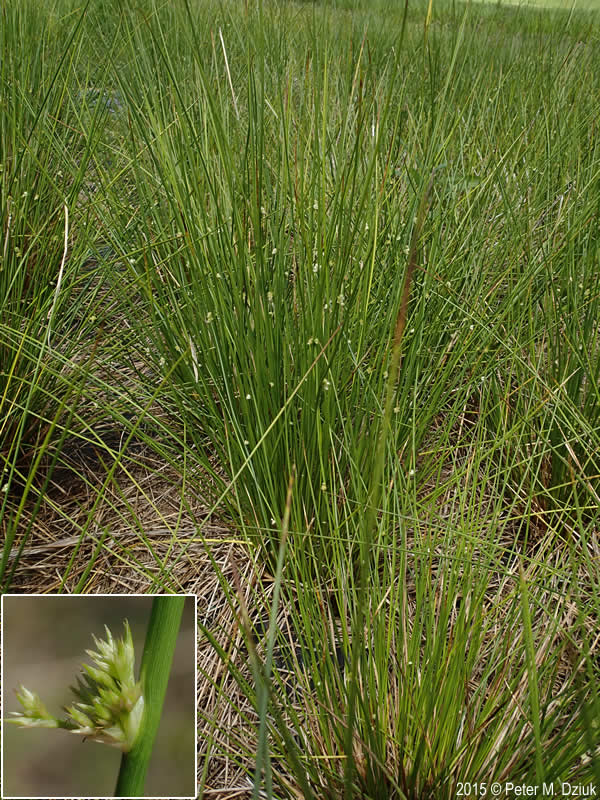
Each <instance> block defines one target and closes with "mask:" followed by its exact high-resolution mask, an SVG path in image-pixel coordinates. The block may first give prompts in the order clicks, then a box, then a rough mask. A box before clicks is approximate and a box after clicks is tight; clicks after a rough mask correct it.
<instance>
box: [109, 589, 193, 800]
mask: <svg viewBox="0 0 600 800" xmlns="http://www.w3.org/2000/svg"><path fill="white" fill-rule="evenodd" d="M184 603H185V597H173V596H160V597H155V598H154V601H153V603H152V612H151V614H150V622H149V624H148V631H147V633H146V642H145V644H144V654H143V656H142V667H141V670H140V678H141V682H142V690H143V692H144V703H145V705H144V716H143V718H142V724H141V728H140V732H139V735H138V738H137V740H136V743H135V744H134V746H133V748H132V750H130V752H129V753H124V754H123V758H122V759H121V769H120V770H119V777H118V780H117V787H116V789H115V796H116V797H142V796H143V794H144V784H145V781H146V772H147V770H148V764H149V762H150V757H151V755H152V748H153V746H154V740H155V738H156V733H157V731H158V726H159V724H160V718H161V715H162V707H163V703H164V700H165V693H166V691H167V684H168V682H169V675H170V672H171V662H172V661H173V653H174V652H175V644H176V642H177V635H178V633H179V626H180V624H181V615H182V614H183V606H184Z"/></svg>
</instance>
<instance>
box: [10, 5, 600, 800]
mask: <svg viewBox="0 0 600 800" xmlns="http://www.w3.org/2000/svg"><path fill="white" fill-rule="evenodd" d="M90 21H93V26H92V27H90V25H91V22H90ZM92 29H93V34H92ZM82 30H83V31H84V33H82V38H81V49H80V50H77V53H78V57H80V58H81V59H82V60H83V61H82V63H84V62H85V58H86V54H87V58H88V59H89V64H90V66H89V67H88V69H89V75H90V76H91V75H92V74H93V75H94V80H93V82H92V81H91V79H90V81H88V84H87V85H88V90H89V87H90V85H91V86H92V87H93V89H94V91H95V92H96V93H95V94H90V93H89V91H88V93H87V94H86V95H85V96H86V97H87V98H88V99H87V101H86V106H85V108H84V109H83V110H80V111H79V113H78V114H77V116H76V121H77V125H76V127H77V129H78V130H81V131H82V132H83V133H84V139H85V141H86V142H95V143H96V144H95V145H94V146H93V147H92V146H91V145H87V149H86V154H87V156H86V157H87V159H88V160H87V162H86V166H85V173H86V174H87V175H88V176H89V175H93V182H94V194H93V197H90V196H86V197H84V198H82V197H81V196H80V199H79V201H78V202H77V203H75V204H74V205H75V206H77V208H78V209H79V213H81V214H83V213H84V212H85V213H87V214H88V217H87V219H88V220H89V226H88V227H90V226H91V227H92V228H93V231H94V244H93V248H94V250H95V252H96V254H97V255H98V254H101V253H104V254H105V255H104V258H103V259H102V258H101V259H99V260H98V269H99V270H101V273H102V280H103V281H104V282H105V284H106V285H108V286H110V291H111V297H113V298H115V303H116V304H117V308H118V309H119V311H118V314H120V315H121V317H120V318H121V320H122V328H123V329H124V328H125V327H126V329H127V335H126V340H123V339H122V338H121V337H122V336H123V334H121V333H120V331H117V330H114V329H113V330H108V332H107V330H106V328H105V329H104V332H103V336H104V337H105V338H106V339H107V341H108V342H109V343H110V344H109V347H108V353H110V354H112V356H114V354H115V353H118V357H119V358H122V359H124V360H127V361H128V363H129V361H130V362H131V364H130V366H131V367H132V368H133V370H134V372H130V374H129V377H128V381H130V383H131V385H130V386H129V387H127V388H126V389H121V388H119V389H117V388H116V389H115V392H116V395H118V397H120V398H122V400H121V402H124V400H123V398H129V402H130V403H132V404H133V405H132V406H131V405H130V407H133V408H134V409H135V411H136V413H137V414H138V417H139V414H140V413H142V412H143V413H144V414H148V416H149V418H148V420H147V423H145V430H146V435H147V441H148V444H150V445H151V446H153V447H154V449H155V452H156V453H157V455H158V456H159V457H160V458H161V459H164V460H167V461H168V462H169V463H170V465H171V467H172V468H175V469H176V470H177V471H178V472H179V474H181V476H182V478H183V485H184V486H185V487H189V489H190V490H191V491H194V492H203V493H204V494H205V496H206V497H207V498H208V499H209V500H210V502H211V503H212V508H213V511H217V512H219V513H220V514H222V515H223V516H224V517H225V518H227V519H228V521H229V523H230V524H231V525H232V527H233V528H235V529H236V531H237V532H238V534H239V535H242V536H243V537H244V540H245V541H246V544H247V547H248V548H249V550H250V552H251V553H252V556H253V558H255V559H256V560H257V561H258V562H260V563H262V564H263V565H266V569H267V571H268V572H267V575H273V576H274V578H273V581H274V583H275V587H276V590H275V592H274V594H273V597H275V598H276V599H274V600H270V599H269V598H270V597H271V595H270V591H271V590H270V589H269V586H268V585H267V583H265V584H264V585H261V584H260V582H259V584H258V585H257V588H256V589H255V590H254V594H252V593H251V596H252V597H253V600H254V603H253V605H252V606H249V605H248V603H247V602H246V603H245V604H244V603H242V602H241V599H240V598H241V596H242V590H243V589H245V588H246V587H242V586H240V585H238V586H237V587H235V586H233V587H232V586H230V585H229V584H228V582H227V581H226V580H225V579H224V578H223V577H222V588H223V591H224V592H225V593H226V595H227V597H228V599H229V602H230V604H231V606H232V609H233V610H234V612H235V613H236V614H238V615H239V621H240V625H241V628H242V630H243V631H244V634H245V637H246V646H247V650H248V653H249V654H250V661H251V664H252V669H251V670H250V671H248V670H247V669H246V668H245V665H240V664H237V663H235V662H234V660H232V659H231V658H230V654H229V651H228V649H227V648H224V649H220V648H221V647H222V645H219V644H218V642H219V641H220V640H219V637H218V636H217V635H216V634H215V631H212V630H210V629H208V630H205V631H203V633H204V634H205V635H207V636H208V637H209V638H210V639H211V641H213V644H214V646H215V647H216V648H217V649H218V650H219V652H220V653H221V655H222V658H223V663H224V664H226V665H227V669H228V670H229V672H230V673H231V675H232V676H233V678H235V680H237V683H238V689H239V691H240V692H241V693H242V695H243V697H245V698H246V699H247V698H250V700H251V701H252V703H253V704H254V707H255V710H256V717H255V718H254V719H253V720H249V719H248V720H246V721H247V722H248V724H250V726H251V727H254V729H255V734H256V739H255V740H253V741H250V742H248V741H247V740H245V741H243V740H242V737H241V735H240V737H239V739H236V734H235V731H231V735H230V739H229V744H228V747H227V748H225V751H224V752H221V753H218V752H216V751H215V748H216V745H215V744H214V743H211V742H207V743H201V751H202V754H203V757H204V761H203V763H202V764H201V772H202V775H203V776H204V779H205V781H208V780H209V779H208V777H207V776H209V775H210V770H211V759H212V758H213V757H215V756H221V757H227V758H230V759H231V760H232V761H234V762H236V763H239V764H241V765H243V766H244V768H245V769H246V770H247V771H249V773H250V774H252V764H253V762H254V763H255V772H254V777H253V787H254V788H253V795H254V796H255V797H258V796H259V793H260V792H261V791H263V790H264V791H265V792H266V795H267V796H269V797H281V796H294V795H293V793H294V791H300V792H301V793H302V794H303V795H305V796H313V797H315V798H322V797H331V798H337V797H342V796H343V797H345V798H351V797H369V798H389V797H398V798H424V797H432V798H433V797H435V798H440V797H454V796H456V793H457V786H458V784H459V783H461V782H465V781H466V782H470V783H473V784H475V783H478V782H491V781H494V780H496V781H508V780H511V781H516V782H519V783H530V784H532V785H533V784H539V783H540V782H543V781H546V782H547V783H548V782H551V781H560V780H565V781H567V780H570V781H574V782H584V781H588V780H590V781H591V780H597V778H598V769H599V767H598V752H597V751H598V731H597V727H595V726H594V724H592V723H591V722H590V721H591V720H593V719H594V718H595V714H596V710H597V704H598V699H597V694H596V692H595V690H594V688H593V687H594V682H595V680H596V679H597V665H596V661H595V660H597V653H596V643H595V639H594V634H593V629H594V625H595V624H596V622H597V617H598V610H599V602H598V593H597V581H598V569H597V563H596V560H595V557H594V553H595V549H594V548H595V547H596V545H597V541H596V540H597V532H598V508H599V502H598V500H599V499H598V492H599V490H600V480H599V476H600V470H599V464H598V455H597V454H598V452H599V444H600V442H599V432H598V431H599V429H598V412H599V393H598V369H599V364H600V361H599V348H598V330H599V328H598V319H599V318H600V314H599V311H600V309H599V294H598V288H597V283H598V281H597V277H598V257H599V251H598V227H597V214H598V199H597V198H598V197H599V196H600V193H599V189H600V186H599V176H600V157H599V155H600V154H599V151H598V144H597V139H598V137H597V135H596V133H597V130H596V128H597V121H596V116H597V108H596V105H597V104H596V100H595V98H596V97H597V92H598V88H599V87H598V74H599V71H598V64H597V61H598V58H597V54H596V48H595V46H594V45H595V43H596V42H597V39H598V28H597V21H596V19H595V18H594V16H593V15H590V14H587V15H586V14H578V13H575V12H574V13H560V12H556V13H554V12H547V14H545V15H542V14H540V13H539V12H528V11H526V10H525V9H518V10H516V9H508V8H501V7H499V6H495V7H494V8H491V7H488V8H485V7H472V6H462V5H461V6H458V5H457V4H449V5H440V6H437V5H434V6H433V8H432V10H431V14H430V15H429V14H428V10H427V6H426V5H423V6H422V7H421V6H412V5H411V7H410V8H409V7H406V8H400V7H396V6H391V5H386V4H375V5H367V4H363V3H360V2H353V3H322V4H306V3H298V4H294V3H269V2H258V3H237V2H236V3H228V4H216V3H215V4H212V3H203V4H202V5H201V6H200V5H198V4H196V3H193V2H192V0H181V1H180V2H175V3H169V4H164V3H159V2H156V1H155V0H146V1H145V2H143V3H141V4H139V5H137V6H136V7H135V8H134V7H131V8H130V7H126V8H122V7H121V4H113V3H108V4H94V7H93V9H92V8H90V10H89V17H86V18H85V24H84V27H83V28H82ZM75 49H76V48H74V46H70V47H69V51H68V52H69V53H71V54H73V53H74V52H75ZM98 53H105V54H107V57H106V64H107V65H108V66H107V68H106V71H104V72H103V71H102V70H99V68H98V66H97V59H96V62H92V54H98ZM92 63H95V66H94V67H92V66H91V64H92ZM61 80H62V79H61ZM56 85H61V84H60V82H59V81H58V78H57V81H56ZM75 96H76V95H75V90H74V89H71V90H70V93H69V97H70V98H71V106H69V107H72V106H73V98H74V97H75ZM98 97H100V98H102V102H101V103H98V100H97V98H98ZM111 103H112V104H113V110H111V106H110V104H111ZM99 109H102V110H99ZM53 120H54V118H53V117H52V119H50V118H48V119H46V118H45V117H43V118H41V123H40V124H41V125H42V130H43V131H44V132H48V131H50V130H54V128H52V127H51V126H52V125H53V124H54V122H53ZM17 127H18V126H15V130H16V129H17ZM21 127H22V126H21ZM60 147H61V148H63V147H66V145H65V143H61V145H60ZM69 174H70V175H71V176H73V178H75V176H76V175H78V174H79V173H78V172H77V170H76V169H75V168H74V167H72V168H71V170H70V173H69ZM68 205H69V204H68V203H67V206H68ZM71 205H73V204H71ZM47 213H48V215H49V219H55V223H54V224H55V226H56V227H59V226H60V225H61V224H64V219H63V217H62V216H61V214H60V212H59V211H55V214H54V217H52V215H51V214H50V212H49V211H48V212H47ZM40 224H41V223H40ZM48 224H49V223H48ZM53 235H56V234H53ZM91 246H92V245H90V243H89V242H88V244H87V247H88V248H89V247H91ZM56 252H57V254H58V253H59V252H60V247H59V246H58V245H57V246H56ZM15 257H16V256H15ZM74 263H75V262H74ZM67 284H68V285H69V286H71V287H74V286H76V281H75V278H74V277H72V278H69V279H68V280H67ZM65 285H66V284H65ZM23 291H24V289H21V290H20V294H19V295H18V296H19V297H20V296H21V295H22V294H23ZM57 296H59V295H58V294H57V293H56V292H54V293H52V292H50V293H49V294H48V300H47V305H46V308H48V304H49V303H53V302H54V298H56V297H57ZM63 296H66V295H64V292H63V291H61V293H60V297H63ZM57 302H58V301H57ZM100 307H101V306H100ZM53 313H54V312H53ZM30 317H31V314H28V315H26V318H27V319H30ZM125 321H126V323H125ZM18 330H19V324H17V323H15V322H11V324H10V331H11V336H12V337H13V338H14V337H15V336H16V333H15V332H16V331H18ZM15 341H17V342H18V341H19V339H18V336H17V338H16V339H15ZM69 341H71V342H72V341H73V340H72V339H70V340H69ZM53 351H54V350H52V352H53ZM99 351H101V348H99ZM126 354H127V355H126ZM98 357H99V358H100V362H101V364H102V365H106V364H107V363H110V358H111V356H106V355H104V354H103V353H102V352H100V354H99V356H98ZM86 364H88V367H86V369H87V370H88V374H90V375H91V374H96V372H95V368H94V366H93V364H90V363H89V362H86ZM86 380H87V378H86ZM103 380H105V382H106V385H107V386H110V379H109V378H103ZM39 383H40V381H39V380H38V378H37V374H36V377H35V379H33V380H32V381H31V386H32V387H37V386H38V385H39ZM68 384H69V386H70V387H71V389H72V391H73V392H75V393H77V391H79V390H78V389H77V388H76V387H78V386H79V385H80V384H78V383H77V381H76V380H75V379H74V378H69V379H68ZM86 385H87V384H86ZM81 391H82V392H83V391H84V390H83V389H82V390H81ZM132 398H135V399H134V400H133V399H132ZM36 408H37V409H38V411H37V418H38V419H39V418H40V417H41V416H42V414H41V412H40V411H39V408H40V407H39V404H38V406H36ZM113 413H114V412H113ZM118 418H119V421H120V424H122V425H124V426H125V427H127V426H129V427H128V430H129V435H130V436H131V437H133V436H134V435H135V434H136V433H137V431H138V430H139V425H140V420H139V418H138V419H134V420H133V421H128V418H127V417H126V416H125V415H124V413H123V412H119V417H118ZM109 480H110V476H109ZM107 485H108V484H103V487H102V489H101V490H100V494H99V495H98V497H100V496H101V495H102V493H103V492H104V490H105V488H106V486H107ZM290 487H291V488H290ZM181 502H182V504H185V503H186V498H185V496H182V498H181ZM139 526H140V531H141V534H142V535H143V524H142V522H141V521H140V523H139ZM197 536H198V538H200V539H202V538H203V526H202V523H201V522H199V523H198V527H197ZM98 552H101V548H100V549H99V550H98ZM174 566H175V564H174V563H173V564H169V563H165V564H160V569H161V573H160V574H161V580H163V579H164V580H165V581H167V582H168V581H169V580H170V577H169V573H170V569H172V568H174ZM69 569H70V566H69ZM215 569H217V571H218V567H217V564H216V562H215ZM87 574H88V573H86V575H87ZM84 577H85V576H84ZM265 580H266V578H265ZM84 584H85V581H84V580H83V579H82V582H81V583H80V584H79V588H80V589H81V588H82V587H83V585H84ZM269 603H271V607H270V608H269ZM265 606H266V609H265ZM265 613H266V614H267V616H268V617H269V619H270V623H269V624H268V629H267V632H266V634H265V631H264V627H265V625H264V615H265ZM278 620H284V621H285V625H283V623H282V624H281V626H280V625H279V624H276V622H277V621H278ZM286 629H287V631H288V634H287V635H284V630H286ZM289 631H291V632H292V633H291V637H292V639H293V640H294V643H295V644H294V645H290V642H289V638H290V634H289ZM257 640H258V641H257ZM285 664H287V667H285ZM290 665H291V667H290ZM290 668H291V669H292V672H293V673H294V677H293V684H294V686H293V689H294V691H290V685H289V680H288V679H286V669H288V670H289V669H290ZM205 677H206V678H207V679H208V680H209V681H214V683H215V691H216V692H217V693H219V692H221V691H222V689H221V688H220V686H221V684H220V680H221V679H220V678H219V679H217V677H216V676H214V675H210V674H209V675H206V676H205ZM221 700H222V702H226V703H230V704H231V707H232V712H234V713H239V714H240V715H243V714H244V713H245V712H244V711H243V708H242V706H243V702H242V700H240V699H239V698H238V699H236V698H235V697H231V696H227V697H225V696H221Z"/></svg>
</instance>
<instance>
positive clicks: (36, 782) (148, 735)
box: [2, 595, 196, 798]
mask: <svg viewBox="0 0 600 800" xmlns="http://www.w3.org/2000/svg"><path fill="white" fill-rule="evenodd" d="M195 615H196V609H195V598H194V597H193V596H186V595H182V596H176V595H154V596H152V595H147V596H138V595H113V596H96V597H90V596H87V597H84V596H64V595H63V596H61V595H55V596H43V595H30V596H28V595H5V596H4V597H3V598H2V742H3V748H2V797H3V798H11V797H14V798H17V797H27V798H34V797H43V798H67V797H78V798H83V797H102V798H109V797H156V798H159V797H160V798H176V797H182V798H184V797H195V796H196V713H195V697H196V635H195V630H196V621H195Z"/></svg>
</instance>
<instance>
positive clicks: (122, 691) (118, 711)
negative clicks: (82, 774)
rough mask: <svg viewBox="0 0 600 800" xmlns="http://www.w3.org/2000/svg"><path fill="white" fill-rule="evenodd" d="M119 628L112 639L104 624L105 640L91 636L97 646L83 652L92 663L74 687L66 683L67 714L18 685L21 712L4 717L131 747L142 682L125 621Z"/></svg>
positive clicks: (124, 748)
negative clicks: (59, 713)
mask: <svg viewBox="0 0 600 800" xmlns="http://www.w3.org/2000/svg"><path fill="white" fill-rule="evenodd" d="M124 627H125V634H124V636H123V638H122V639H114V638H113V635H112V633H111V632H110V631H109V629H108V628H107V627H106V626H105V628H104V629H105V631H106V640H102V639H97V638H96V637H95V636H94V637H93V639H94V644H95V645H96V648H97V651H94V650H86V653H87V654H88V655H89V656H90V658H91V659H92V660H93V661H94V662H95V665H96V666H90V665H89V664H83V665H82V673H81V676H78V677H77V686H71V691H72V692H73V694H74V695H75V699H76V701H77V702H75V703H73V705H71V706H68V707H65V711H66V712H67V714H68V715H69V716H68V718H67V719H64V720H60V719H57V718H56V717H53V716H52V715H51V714H50V713H49V712H48V711H47V709H46V707H45V705H44V704H43V703H42V701H41V699H40V697H39V695H38V694H37V693H36V692H32V691H30V690H29V689H26V688H25V687H24V686H22V687H21V688H20V691H19V692H17V698H18V700H19V702H20V703H21V705H22V706H23V709H24V711H21V712H15V711H13V712H11V714H12V717H13V718H12V719H10V720H8V721H9V722H13V723H15V724H17V725H21V726H22V727H26V728H34V727H37V728H63V730H68V731H70V732H71V733H76V734H79V735H80V736H85V737H87V738H89V739H92V740H93V741H95V742H104V743H105V744H109V745H112V746H113V747H118V748H119V749H120V750H122V751H123V752H124V753H127V752H128V751H129V750H131V748H132V747H133V745H134V743H135V741H136V739H137V735H138V733H139V730H140V727H141V722H142V717H143V713H144V696H143V694H142V686H141V683H139V682H136V680H135V673H134V668H135V653H134V650H133V640H132V638H131V630H130V628H129V624H128V622H127V620H125V623H124ZM81 678H83V680H82V679H81Z"/></svg>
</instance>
